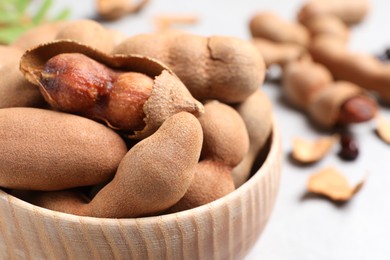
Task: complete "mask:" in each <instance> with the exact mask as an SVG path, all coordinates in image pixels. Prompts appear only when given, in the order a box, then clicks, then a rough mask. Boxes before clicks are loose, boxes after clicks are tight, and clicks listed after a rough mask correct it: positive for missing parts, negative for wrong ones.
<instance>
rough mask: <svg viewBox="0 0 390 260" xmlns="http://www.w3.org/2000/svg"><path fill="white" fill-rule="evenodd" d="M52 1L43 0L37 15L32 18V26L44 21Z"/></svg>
mask: <svg viewBox="0 0 390 260" xmlns="http://www.w3.org/2000/svg"><path fill="white" fill-rule="evenodd" d="M52 4H53V1H52V0H45V1H44V2H43V3H42V5H41V6H40V8H39V9H38V11H37V13H36V14H35V15H34V17H33V18H32V21H33V24H36V25H37V24H40V23H42V21H43V20H44V19H45V17H46V14H47V12H48V11H49V9H50V7H51V6H52Z"/></svg>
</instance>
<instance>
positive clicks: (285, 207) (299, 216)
mask: <svg viewBox="0 0 390 260" xmlns="http://www.w3.org/2000/svg"><path fill="white" fill-rule="evenodd" d="M340 1H342V0H340ZM304 2H305V1H301V0H273V1H270V0H269V1H260V0H258V1H254V0H241V1H238V0H235V1H234V0H213V1H210V0H207V1H206V0H197V1H184V0H150V4H148V5H147V6H146V7H145V9H144V10H143V11H142V12H141V13H139V14H137V15H132V16H129V17H126V18H124V19H121V20H119V21H116V22H113V23H106V24H105V25H106V26H107V27H111V28H115V29H118V30H120V31H122V32H124V33H126V34H127V35H129V36H130V35H134V34H137V33H143V32H152V31H154V29H155V27H154V24H153V18H154V17H155V15H158V14H167V13H174V14H194V15H197V16H199V19H200V21H199V23H198V24H196V25H193V26H186V27H179V28H181V29H185V30H188V31H190V32H193V33H197V34H201V35H206V36H207V35H213V34H219V35H231V36H236V37H240V38H243V39H249V38H250V34H249V29H248V22H249V19H250V18H251V17H252V16H253V14H255V13H256V12H258V11H262V10H271V11H274V12H276V13H277V14H278V15H280V16H281V17H283V18H285V19H287V20H291V21H292V20H294V19H295V17H296V13H297V11H298V10H299V8H300V7H301V5H302V4H303V3H304ZM371 3H372V8H371V10H370V13H369V15H368V17H367V18H366V19H365V21H364V22H363V23H362V24H360V25H358V26H356V27H354V28H353V29H352V32H351V42H350V49H351V50H356V51H364V52H368V53H374V54H376V53H381V52H383V51H384V49H385V48H386V47H387V46H389V47H390V1H388V0H372V1H371ZM55 5H56V6H55V7H56V9H57V8H58V9H60V8H61V7H63V6H68V7H69V8H71V9H72V18H73V19H77V18H93V17H94V16H95V8H96V7H95V3H94V1H92V0H67V1H65V0H62V1H59V0H57V1H55ZM389 87H390V86H389ZM262 88H263V89H264V90H265V91H266V93H267V94H268V95H269V97H270V98H271V99H272V101H273V104H274V114H275V117H276V120H277V122H278V124H279V126H280V128H281V132H282V138H283V149H284V161H283V172H282V181H281V186H280V192H279V195H278V198H277V201H276V205H275V208H274V211H273V214H272V216H271V219H270V222H269V223H268V225H267V227H266V229H265V230H264V233H263V234H262V236H261V237H260V238H259V240H258V242H257V243H256V245H255V246H254V248H253V249H252V251H251V252H250V253H249V255H248V256H247V259H250V260H255V259H271V260H305V259H307V260H313V259H314V260H347V259H354V260H360V259H375V260H381V259H390V160H389V159H388V158H389V153H390V146H389V145H387V144H385V143H384V142H382V141H381V140H380V139H379V138H378V137H377V136H376V134H375V131H374V129H375V122H373V121H372V122H369V123H365V124H362V125H358V126H355V127H353V128H352V131H353V132H354V133H355V134H356V136H357V138H358V142H359V146H360V155H359V157H358V159H357V160H356V161H354V162H352V163H351V162H344V161H342V160H341V159H339V158H338V156H337V155H336V154H337V150H338V149H337V148H335V149H334V151H332V153H330V154H329V155H328V156H327V157H326V158H325V159H324V160H323V161H321V162H320V163H318V164H315V165H312V166H310V167H301V166H297V165H294V164H293V163H292V162H291V161H290V160H289V152H290V151H291V144H292V139H293V138H294V137H296V136H301V137H307V138H316V137H318V136H320V135H322V134H327V133H324V132H319V131H318V130H317V129H315V128H313V127H312V125H311V123H310V121H308V120H307V117H306V116H305V115H304V114H302V113H301V112H299V111H297V110H294V109H292V108H291V107H289V106H288V105H287V104H286V103H285V102H284V101H283V99H282V93H281V90H280V86H278V85H275V84H264V85H263V86H262ZM389 108H390V107H385V106H383V105H382V106H381V107H380V113H381V114H382V115H384V116H386V117H387V118H389V119H390V109H389ZM328 165H333V166H335V167H337V168H338V169H339V170H340V171H342V172H343V173H345V174H346V176H347V178H348V180H349V181H350V182H351V183H352V184H353V183H356V182H358V181H359V180H360V179H361V178H362V177H363V176H364V175H365V174H367V173H368V174H369V177H368V179H367V182H366V184H365V186H364V187H363V189H362V190H361V191H360V192H359V193H358V194H357V195H356V196H355V197H354V198H353V199H352V201H350V202H349V203H347V204H346V205H343V206H342V207H340V206H336V205H335V204H333V203H331V202H329V201H327V200H324V199H318V198H307V197H305V196H304V194H305V185H306V182H307V179H308V177H309V176H310V175H311V174H312V173H313V172H315V171H316V170H317V169H320V168H323V167H325V166H328Z"/></svg>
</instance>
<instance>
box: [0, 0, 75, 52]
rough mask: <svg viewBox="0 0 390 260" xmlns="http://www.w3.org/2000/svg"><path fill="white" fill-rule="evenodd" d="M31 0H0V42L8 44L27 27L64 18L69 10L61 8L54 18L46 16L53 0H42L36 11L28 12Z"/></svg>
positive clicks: (67, 15)
mask: <svg viewBox="0 0 390 260" xmlns="http://www.w3.org/2000/svg"><path fill="white" fill-rule="evenodd" d="M32 3H33V1H32V0H0V43H3V44H4V43H5V44H9V43H11V42H13V41H14V40H15V39H17V38H18V37H19V36H20V35H21V34H22V33H24V32H25V31H27V30H28V29H30V28H32V27H34V26H37V25H39V24H41V23H43V22H47V21H57V20H64V19H66V18H68V17H69V15H70V10H69V9H63V10H62V11H61V12H59V13H58V14H57V15H56V16H55V17H54V18H52V19H49V18H48V17H47V14H48V12H49V11H50V8H51V7H52V5H53V0H43V1H41V5H40V6H39V7H38V9H37V10H36V12H35V13H34V14H33V15H32V17H31V14H29V13H28V10H29V6H30V5H31V4H32Z"/></svg>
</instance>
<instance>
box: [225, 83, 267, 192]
mask: <svg viewBox="0 0 390 260" xmlns="http://www.w3.org/2000/svg"><path fill="white" fill-rule="evenodd" d="M235 109H236V110H237V112H238V113H239V114H240V115H241V117H242V118H243V120H244V122H245V125H246V128H247V130H248V135H249V151H248V153H247V154H246V155H245V157H244V158H243V160H242V161H241V162H240V163H239V164H238V165H237V166H235V167H234V168H233V170H232V173H231V174H232V177H233V180H234V186H235V187H236V189H237V188H238V187H240V186H241V185H242V184H244V182H246V181H247V180H248V178H249V176H250V174H251V169H252V166H253V164H254V162H255V160H256V159H257V156H259V154H260V153H262V151H263V150H264V149H266V143H267V140H268V138H269V136H270V135H271V131H272V102H271V100H270V99H269V98H268V96H267V95H266V93H264V91H262V90H261V89H258V90H257V91H256V92H255V93H253V94H252V95H251V96H250V97H249V98H248V99H247V100H245V101H244V102H242V103H241V104H238V105H236V106H235Z"/></svg>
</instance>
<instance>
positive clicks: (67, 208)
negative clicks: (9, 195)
mask: <svg viewBox="0 0 390 260" xmlns="http://www.w3.org/2000/svg"><path fill="white" fill-rule="evenodd" d="M202 141H203V134H202V128H201V126H200V124H199V121H198V120H197V119H196V117H195V116H193V115H192V114H190V113H187V112H180V113H177V114H175V115H173V116H171V117H169V118H168V119H167V120H166V121H165V122H164V123H163V124H162V125H161V127H160V128H159V129H158V130H157V131H156V132H155V133H154V134H152V135H151V136H149V137H147V138H145V139H143V140H142V141H140V142H139V143H137V144H136V145H135V146H134V147H132V148H131V149H130V150H129V152H128V153H127V154H126V155H125V157H124V158H123V159H122V161H121V163H120V165H119V167H118V170H117V173H116V174H115V177H114V178H113V179H112V181H110V182H109V183H108V184H107V185H106V186H104V187H103V188H102V189H101V190H100V191H99V192H97V194H96V195H95V196H94V197H93V198H92V200H90V201H86V200H85V198H84V197H83V196H82V194H81V193H80V192H77V191H61V192H45V193H39V194H35V196H34V198H33V200H34V201H32V203H34V204H36V205H38V206H41V207H45V208H48V209H52V210H58V211H61V212H65V213H70V214H75V215H82V216H91V217H102V218H130V217H141V216H150V215H155V214H159V213H161V212H163V211H164V210H166V209H168V208H169V207H171V206H173V205H174V204H175V203H176V202H178V201H179V200H180V199H181V198H182V197H183V195H184V193H185V192H186V191H187V189H188V187H189V186H190V183H191V181H192V179H193V177H194V170H195V168H196V166H197V164H198V160H199V156H200V151H201V148H202Z"/></svg>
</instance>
